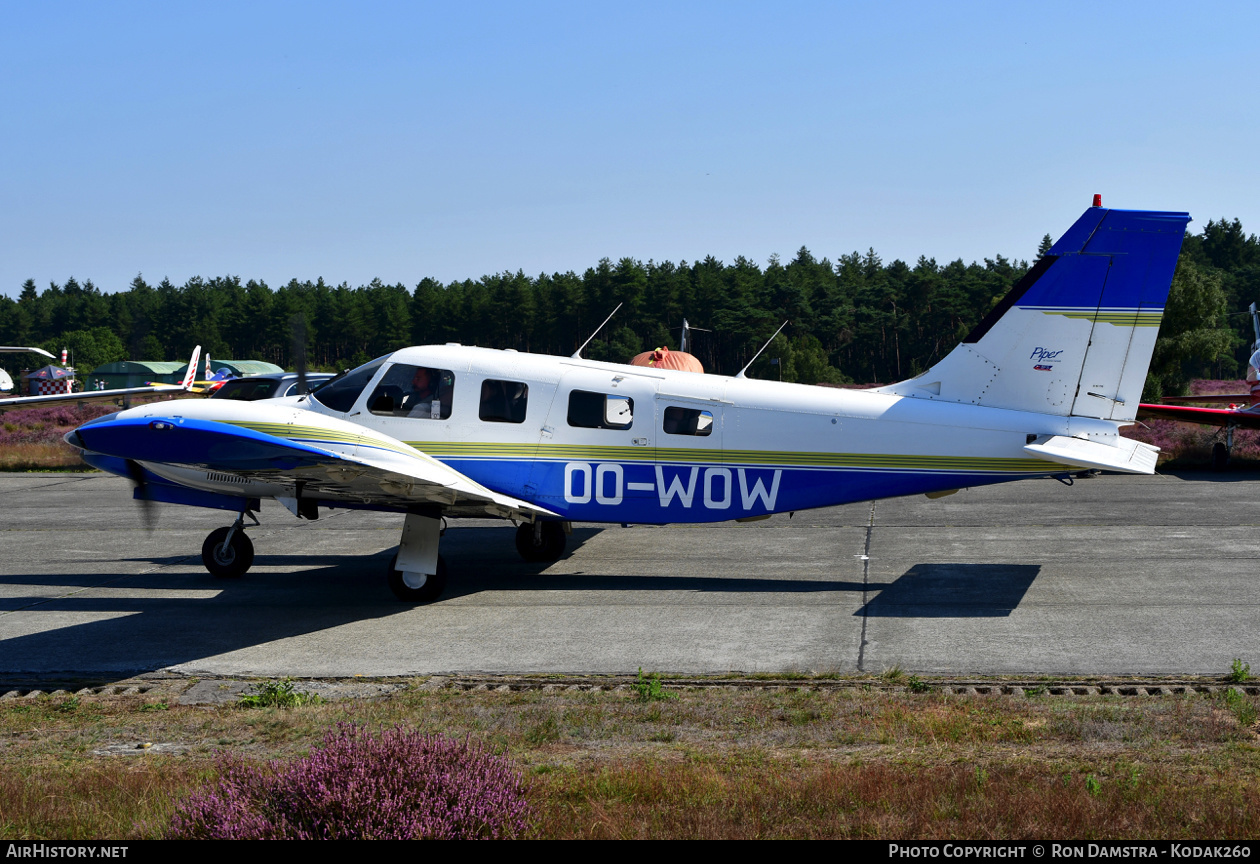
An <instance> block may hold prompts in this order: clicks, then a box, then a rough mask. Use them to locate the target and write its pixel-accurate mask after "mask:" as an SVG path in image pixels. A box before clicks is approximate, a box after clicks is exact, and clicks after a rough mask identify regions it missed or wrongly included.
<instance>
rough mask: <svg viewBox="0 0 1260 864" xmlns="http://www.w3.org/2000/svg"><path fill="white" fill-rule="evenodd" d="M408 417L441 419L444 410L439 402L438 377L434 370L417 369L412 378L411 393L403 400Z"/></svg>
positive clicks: (420, 367) (421, 367) (422, 367)
mask: <svg viewBox="0 0 1260 864" xmlns="http://www.w3.org/2000/svg"><path fill="white" fill-rule="evenodd" d="M403 407H404V408H406V414H407V416H408V417H441V416H442V408H441V403H440V402H439V401H438V377H437V376H436V375H434V374H433V370H432V369H428V368H426V367H424V366H419V367H417V368H416V373H415V374H414V375H412V376H411V392H410V393H408V394H407V396H406V397H405V399H404V400H403Z"/></svg>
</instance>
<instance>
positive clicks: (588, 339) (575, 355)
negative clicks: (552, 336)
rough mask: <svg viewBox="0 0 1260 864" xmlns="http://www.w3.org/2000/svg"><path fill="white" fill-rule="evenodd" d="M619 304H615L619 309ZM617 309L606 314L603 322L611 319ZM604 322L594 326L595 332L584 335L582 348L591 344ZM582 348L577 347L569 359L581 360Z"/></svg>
mask: <svg viewBox="0 0 1260 864" xmlns="http://www.w3.org/2000/svg"><path fill="white" fill-rule="evenodd" d="M623 302H624V301H623ZM621 306H622V304H621V303H618V304H617V309H620V308H621ZM617 309H614V310H613V311H612V312H611V313H610V314H609V315H608V317H607V318H605V319H604V324H607V323H608V322H609V321H611V320H612V316H613V315H616V314H617ZM604 324H600V325H599V326H598V327H596V328H595V332H594V333H592V334H591V335H590V336H587V337H586V341H585V342H583V343H582V348H585V347H586V346H587V345H590V344H591V340H592V339H594V338H595V337H596V336H598V335H599V331H600V330H603V329H604ZM582 348H579V349H578V350H576V351H574V352H573V355H572V356H571V357H570V358H569V359H571V360H581V359H582Z"/></svg>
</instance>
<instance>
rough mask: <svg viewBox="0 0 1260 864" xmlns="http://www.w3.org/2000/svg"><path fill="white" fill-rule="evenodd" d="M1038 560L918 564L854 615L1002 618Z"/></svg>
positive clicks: (1033, 576) (1011, 608)
mask: <svg viewBox="0 0 1260 864" xmlns="http://www.w3.org/2000/svg"><path fill="white" fill-rule="evenodd" d="M1040 570H1041V566H1040V565H1039V564H915V565H914V566H913V567H911V568H910V569H909V570H907V571H906V572H905V573H903V574H902V575H901V576H900V577H899V578H898V579H897V580H896V581H894V582H893V583H892V584H891V585H888V586H887V587H886V588H884V590H882V591H880V592H879V594H878V595H877V596H876V597H875V598H874V599H872V600H871V601H870V602H868V603H867V604H866V605H864V606H863V607H862V608H861V609H859V610H858V611H857V612H854V613H853V614H854V615H865V616H867V617H868V618H1004V617H1006V616H1008V615H1010V614H1011V613H1012V612H1013V611H1015V608H1016V607H1017V606H1019V604H1020V601H1021V600H1023V599H1024V595H1025V594H1027V593H1028V588H1029V586H1031V585H1032V583H1033V580H1034V579H1036V578H1037V574H1038V573H1039V572H1040Z"/></svg>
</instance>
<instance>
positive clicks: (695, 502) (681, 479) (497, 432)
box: [144, 345, 1118, 524]
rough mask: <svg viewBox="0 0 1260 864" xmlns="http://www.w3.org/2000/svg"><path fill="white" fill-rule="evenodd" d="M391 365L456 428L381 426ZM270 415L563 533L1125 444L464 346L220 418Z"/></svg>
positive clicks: (266, 486)
mask: <svg viewBox="0 0 1260 864" xmlns="http://www.w3.org/2000/svg"><path fill="white" fill-rule="evenodd" d="M395 364H401V365H409V366H413V367H426V368H431V369H436V370H442V371H443V372H444V373H449V386H448V391H447V392H448V397H447V401H448V408H447V409H446V410H447V411H449V414H448V416H446V417H442V416H440V415H441V414H442V413H443V412H442V411H441V410H438V409H434V410H433V411H429V410H428V409H427V404H426V408H425V411H424V414H423V416H397V413H396V412H395V413H386V412H380V411H378V412H376V413H374V412H373V411H372V410H371V406H370V404H369V400H370V398H371V396H372V394H373V393H374V392H377V390H378V389H379V388H378V382H380V381H384V380H386V377H387V374H388V370H389V369H390V368H391V367H392V366H394V365H395ZM486 382H492V383H491V384H490V385H487V384H486ZM505 383H506V384H510V385H514V386H515V385H524V388H526V389H525V390H524V393H525V396H524V400H523V402H524V404H523V405H520V404H518V406H517V407H518V409H519V410H518V412H517V415H516V417H513V418H512V420H508V421H505V420H503V419H501V418H500V419H497V420H496V419H490V420H487V419H483V417H484V416H485V415H486V413H487V408H486V402H487V393H488V392H490V391H492V390H494V388H496V387H498V386H499V385H500V384H505ZM517 390H520V387H519V386H518V387H517ZM575 394H577V395H576V396H575ZM601 400H602V401H601ZM592 402H594V404H604V405H607V404H612V405H613V407H614V410H617V411H620V413H619V414H617V415H616V417H615V418H614V419H615V420H616V422H614V423H608V422H603V421H604V420H606V418H605V417H603V416H602V415H600V414H598V413H596V414H594V415H592V414H591V412H589V411H588V412H587V413H586V414H584V415H583V414H582V412H581V410H580V408H581V407H582V406H581V405H579V403H582V404H585V405H589V404H592ZM213 404H214V403H211V402H206V403H199V404H194V405H191V406H189V411H191V412H193V413H195V414H198V415H199V414H201V413H202V411H203V410H204V409H205V408H209V407H210V406H211V405H213ZM246 405H248V409H247V408H246ZM263 405H274V408H273V409H271V410H279V411H288V412H292V415H293V418H294V419H293V420H290V421H287V422H289V423H290V425H293V424H296V425H297V426H299V427H303V428H305V427H307V426H308V425H310V421H314V418H311V417H310V416H309V414H307V415H305V416H306V420H307V421H308V422H304V421H303V415H304V412H303V411H302V409H304V408H305V409H309V411H310V412H312V413H316V414H321V415H326V416H330V417H336V418H339V419H345V420H348V421H349V422H352V423H355V424H358V425H360V426H362V427H366V428H367V429H370V430H374V431H376V432H379V433H382V435H383V436H388V438H389V439H393V440H396V441H401V442H404V443H405V444H407V445H410V447H412V448H415V450H418V451H420V452H421V453H423V454H426V455H427V456H430V457H433V458H435V459H437V460H440V461H441V462H443V463H445V464H446V465H448V466H449V467H450V468H453V469H454V470H456V471H458V472H460V473H462V474H464V475H466V476H467V477H469V478H471V479H473V480H475V481H477V482H478V483H481V484H482V485H484V486H485V487H487V488H489V489H491V490H494V491H495V492H499V493H502V494H505V495H509V496H513V497H515V498H520V499H522V500H524V501H528V502H530V503H533V504H537V505H539V506H541V507H544V508H546V509H548V510H550V511H552V512H554V513H556V514H559V515H561V516H562V517H563V518H565V519H568V520H575V521H593V522H633V523H646V524H665V523H673V522H713V521H724V520H730V519H743V518H756V517H758V516H764V515H767V514H770V513H779V512H788V511H795V510H805V509H809V508H815V507H826V506H833V505H837V504H845V503H850V502H854V501H864V500H870V499H876V498H886V497H893V496H898V495H910V494H921V493H934V492H941V491H947V490H953V489H959V488H964V487H970V486H980V485H986V484H991V483H1000V482H1005V481H1009V480H1016V479H1024V478H1030V477H1046V476H1053V475H1062V474H1064V473H1065V472H1066V471H1068V470H1069V469H1067V468H1065V467H1064V466H1063V465H1058V464H1055V463H1051V462H1047V461H1044V460H1041V459H1037V458H1033V457H1030V455H1029V454H1028V453H1027V452H1025V451H1024V449H1023V448H1024V446H1025V445H1026V444H1027V443H1028V441H1029V440H1030V436H1040V435H1071V436H1076V437H1081V436H1089V437H1090V438H1091V439H1094V440H1100V441H1103V440H1106V439H1107V438H1114V437H1115V436H1116V434H1117V427H1118V424H1116V423H1115V422H1111V421H1102V420H1094V419H1089V418H1079V417H1056V416H1051V415H1045V414H1035V413H1030V412H1023V411H1012V410H1004V409H997V408H988V407H983V406H977V405H966V404H957V403H949V402H939V401H931V400H926V399H916V398H911V397H903V396H894V395H888V394H883V393H873V392H868V391H860V390H841V389H837V388H826V387H816V386H807V385H797V384H784V383H780V382H770V381H758V380H749V379H739V378H731V377H726V376H720V375H701V374H696V373H690V372H678V371H673V370H658V369H653V368H645V367H636V366H626V365H620V364H612V363H600V362H595V361H589V360H581V359H570V358H563V357H554V356H545V355H531V354H521V353H516V352H511V351H499V350H492V349H484V348H472V347H466V346H455V345H446V346H426V347H415V348H406V349H402V350H400V351H397V352H395V353H394V354H393V355H391V356H390V357H389V358H388V360H387V361H386V362H385V363H384V364H383V365H382V366H381V367H380V368H379V369H377V370H376V371H375V374H374V375H373V376H372V377H371V379H369V380H368V383H367V384H366V386H364V387H363V389H362V392H360V393H359V395H358V396H357V397H356V398H355V400H354V402H353V404H351V405H350V406H349V410H346V411H335V410H333V409H331V408H329V407H328V406H326V405H324V404H323V403H321V402H319V401H318V400H317V399H314V398H310V399H305V400H303V399H299V398H290V399H286V400H268V401H267V402H266V403H246V404H242V405H237V406H231V407H229V406H227V405H220V406H217V407H218V409H219V410H228V411H230V410H231V408H232V407H234V408H235V409H236V410H238V411H241V412H242V416H245V414H246V413H247V412H255V411H256V410H257V409H258V408H260V407H262V406H263ZM575 406H577V407H575ZM197 409H200V410H197ZM491 413H493V412H491ZM433 415H438V416H433ZM225 416H229V415H225ZM302 440H304V441H306V442H308V443H312V444H314V445H316V446H323V447H329V448H333V449H335V448H337V447H339V446H342V447H344V446H346V445H345V444H344V443H338V442H337V441H335V440H328V441H322V442H321V441H320V440H319V436H318V435H317V434H316V433H311V432H309V430H307V432H306V433H305V434H304V435H303V437H302ZM144 464H145V465H146V467H149V468H150V469H151V470H153V471H154V472H155V473H157V474H159V475H161V476H164V477H167V478H168V479H171V480H174V481H177V482H180V483H183V484H185V485H189V486H193V487H195V488H200V489H204V490H206V491H213V492H218V493H221V494H227V495H238V496H240V495H249V496H256V497H269V496H274V497H284V496H290V495H293V494H294V492H293V490H292V488H291V487H286V486H284V485H283V484H271V483H264V482H259V481H257V480H254V481H250V482H248V483H242V482H240V481H239V480H237V479H235V478H233V477H232V476H231V475H230V474H228V473H225V472H221V471H220V472H215V471H202V470H198V469H195V468H183V467H175V466H171V465H164V464H161V463H157V462H145V463H144ZM334 500H335V499H334Z"/></svg>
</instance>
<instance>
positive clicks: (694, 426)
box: [664, 408, 713, 436]
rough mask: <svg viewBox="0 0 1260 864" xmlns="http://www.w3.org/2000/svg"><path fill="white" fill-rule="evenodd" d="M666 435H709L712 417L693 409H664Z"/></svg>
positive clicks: (711, 427)
mask: <svg viewBox="0 0 1260 864" xmlns="http://www.w3.org/2000/svg"><path fill="white" fill-rule="evenodd" d="M664 430H665V434H666V435H700V436H703V435H711V434H712V433H713V415H712V414H710V413H709V412H708V411H700V410H698V409H695V408H666V409H665V425H664Z"/></svg>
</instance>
